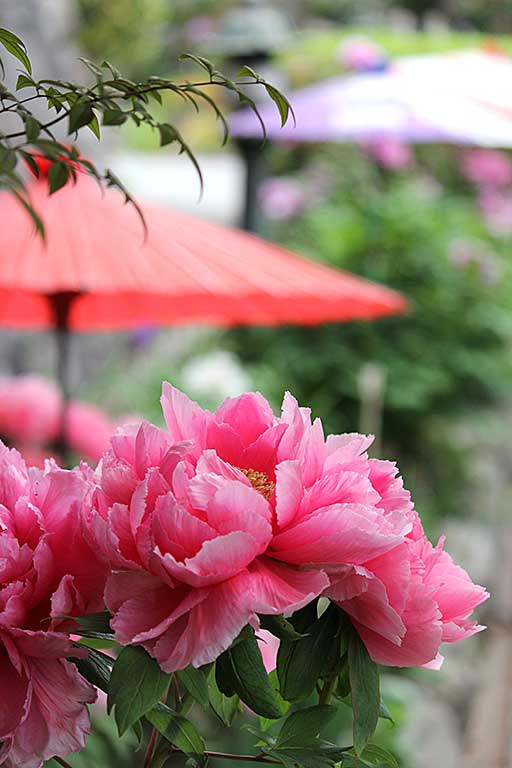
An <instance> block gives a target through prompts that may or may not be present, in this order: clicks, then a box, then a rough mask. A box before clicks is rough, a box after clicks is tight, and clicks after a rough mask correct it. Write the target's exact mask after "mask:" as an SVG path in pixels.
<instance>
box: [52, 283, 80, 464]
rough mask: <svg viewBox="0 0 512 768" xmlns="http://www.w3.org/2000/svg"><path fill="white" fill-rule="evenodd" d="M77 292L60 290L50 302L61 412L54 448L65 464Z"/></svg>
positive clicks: (53, 295) (67, 457)
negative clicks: (72, 312)
mask: <svg viewBox="0 0 512 768" xmlns="http://www.w3.org/2000/svg"><path fill="white" fill-rule="evenodd" d="M77 295H78V294H76V293H72V292H68V291H66V292H64V291H63V292H60V293H54V294H52V295H51V296H50V297H49V299H50V304H51V307H52V311H53V315H54V321H55V338H56V344H57V365H56V374H57V381H58V383H59V387H60V391H61V393H62V412H61V421H60V426H59V434H58V436H57V443H56V449H57V452H58V453H59V454H60V455H61V458H62V463H63V464H64V465H66V464H67V463H68V460H69V453H70V451H69V444H68V440H67V419H68V407H69V402H70V399H71V382H70V366H69V353H70V346H71V336H70V322H69V321H70V315H71V307H72V304H73V301H74V300H75V298H76V297H77Z"/></svg>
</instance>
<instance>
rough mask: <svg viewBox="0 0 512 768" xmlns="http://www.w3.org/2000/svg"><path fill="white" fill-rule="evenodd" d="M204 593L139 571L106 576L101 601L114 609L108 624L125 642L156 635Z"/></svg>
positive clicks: (117, 637)
mask: <svg viewBox="0 0 512 768" xmlns="http://www.w3.org/2000/svg"><path fill="white" fill-rule="evenodd" d="M207 595H208V591H207V590H201V589H190V587H187V586H185V585H183V584H180V585H177V586H176V587H175V588H172V587H169V586H167V585H165V584H162V582H161V581H159V580H158V579H155V578H147V577H145V576H144V575H143V574H137V573H131V574H128V573H125V574H113V575H112V576H111V577H110V579H109V581H108V584H107V590H106V593H105V601H106V603H107V606H108V607H109V608H110V609H111V610H114V609H115V616H114V618H113V619H112V622H111V624H112V628H113V629H114V631H115V635H116V639H117V640H118V642H120V643H122V644H125V645H126V644H132V643H146V642H147V641H148V640H152V639H154V638H159V637H160V636H161V635H162V634H163V633H164V632H165V631H166V630H167V629H168V628H169V627H170V626H171V625H172V624H173V623H174V622H176V621H177V620H178V619H179V618H180V617H181V616H182V615H183V614H185V613H187V612H188V611H189V610H191V609H192V608H193V607H194V606H195V605H197V604H199V603H200V602H201V601H202V600H204V599H205V598H206V597H207Z"/></svg>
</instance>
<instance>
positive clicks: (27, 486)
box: [0, 443, 105, 768]
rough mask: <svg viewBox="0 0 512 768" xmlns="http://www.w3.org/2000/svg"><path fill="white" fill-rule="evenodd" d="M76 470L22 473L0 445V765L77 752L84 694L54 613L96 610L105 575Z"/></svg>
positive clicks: (83, 730) (19, 765)
mask: <svg viewBox="0 0 512 768" xmlns="http://www.w3.org/2000/svg"><path fill="white" fill-rule="evenodd" d="M88 489H89V481H88V478H87V475H86V470H85V469H84V470H74V471H72V472H68V471H65V470H61V469H59V468H58V467H57V466H56V465H55V464H54V463H53V462H48V463H47V465H46V468H45V469H44V471H40V470H37V469H31V470H27V468H26V466H25V463H24V461H23V459H22V458H21V456H20V454H19V453H18V452H17V451H15V450H8V449H7V448H6V447H5V446H4V445H3V444H1V443H0V550H1V553H0V680H1V686H2V690H3V691H4V695H3V696H2V697H1V699H0V741H1V742H2V748H1V751H0V763H2V764H3V765H5V766H7V768H39V766H41V765H42V763H43V762H44V761H45V760H48V759H49V758H51V757H52V756H53V755H57V756H64V755H67V754H68V753H69V752H72V751H77V750H79V749H81V747H83V745H84V743H85V738H86V736H87V734H88V732H89V717H88V714H87V709H86V707H85V704H86V703H90V702H93V701H94V700H95V698H96V693H95V690H94V688H93V687H92V686H91V685H89V683H87V682H86V681H85V680H84V679H83V678H82V677H81V676H80V675H79V673H78V671H77V669H76V667H75V666H74V665H73V664H72V663H71V662H69V661H67V660H66V659H67V658H68V657H70V656H78V655H80V654H81V651H80V650H79V649H77V648H76V647H74V646H73V644H72V643H71V641H70V640H69V638H68V637H67V634H66V633H65V629H66V624H69V622H66V621H65V620H63V619H62V618H60V617H62V616H63V615H73V614H74V615H80V614H83V613H87V612H92V611H96V610H99V609H100V608H101V606H102V599H101V595H102V590H103V586H104V581H105V568H104V566H103V565H102V564H100V563H99V561H98V560H97V559H96V557H95V555H94V553H93V552H92V550H91V549H90V548H89V546H88V545H87V544H86V542H85V540H84V536H83V531H82V522H81V509H82V506H83V505H84V502H85V501H86V497H87V494H88Z"/></svg>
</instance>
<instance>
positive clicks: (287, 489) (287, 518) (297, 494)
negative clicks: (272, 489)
mask: <svg viewBox="0 0 512 768" xmlns="http://www.w3.org/2000/svg"><path fill="white" fill-rule="evenodd" d="M303 495H304V484H303V482H302V472H301V469H300V463H299V462H298V461H282V462H281V463H280V464H278V466H277V467H276V516H277V524H278V526H279V528H285V527H286V526H287V525H288V524H289V523H291V522H292V521H293V520H294V518H295V515H296V514H297V512H298V510H299V506H300V503H301V501H302V497H303Z"/></svg>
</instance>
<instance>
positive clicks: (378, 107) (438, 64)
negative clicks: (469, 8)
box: [231, 50, 512, 147]
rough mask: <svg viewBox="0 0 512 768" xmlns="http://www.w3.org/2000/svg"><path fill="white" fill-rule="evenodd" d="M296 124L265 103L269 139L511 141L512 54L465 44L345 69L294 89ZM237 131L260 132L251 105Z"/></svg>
mask: <svg viewBox="0 0 512 768" xmlns="http://www.w3.org/2000/svg"><path fill="white" fill-rule="evenodd" d="M289 98H290V101H291V104H292V106H293V109H294V112H295V116H296V124H295V125H294V124H293V122H292V121H289V122H288V123H287V124H286V126H285V127H284V128H281V125H280V121H279V118H278V117H277V116H276V113H275V110H274V109H272V105H271V107H270V108H269V109H267V107H266V106H265V107H262V108H260V113H261V115H262V118H263V121H264V123H265V125H266V129H267V134H268V136H269V138H271V139H276V140H280V141H294V142H323V141H330V142H349V141H358V142H359V141H374V140H380V139H385V138H395V139H400V140H402V141H405V142H415V143H450V144H468V145H474V146H482V147H512V60H511V59H509V58H508V57H507V56H504V55H502V54H498V53H489V52H486V51H483V50H482V51H479V50H466V51H457V52H450V53H445V54H427V55H419V56H404V57H400V58H397V59H395V60H394V61H392V62H391V63H390V65H389V67H388V68H387V69H385V70H384V71H378V72H367V73H362V74H354V75H344V76H340V77H333V78H330V79H328V80H324V81H322V82H318V83H314V84H312V85H309V86H307V87H306V88H303V89H302V90H300V91H296V92H295V93H292V94H289ZM231 131H232V134H233V135H234V136H238V137H258V136H261V126H260V124H259V122H258V120H257V119H256V118H255V116H254V114H253V113H252V112H251V111H250V110H243V111H240V112H237V113H235V114H234V115H233V116H232V117H231Z"/></svg>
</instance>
